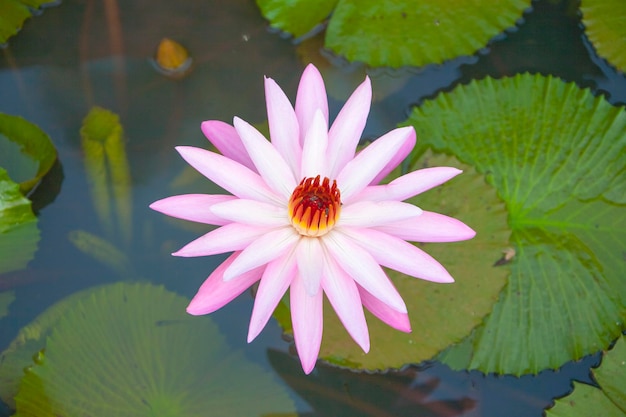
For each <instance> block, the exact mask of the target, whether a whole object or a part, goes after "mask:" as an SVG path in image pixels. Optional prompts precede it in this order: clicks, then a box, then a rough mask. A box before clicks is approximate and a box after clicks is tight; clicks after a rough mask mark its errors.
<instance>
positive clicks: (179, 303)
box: [15, 283, 293, 417]
mask: <svg viewBox="0 0 626 417" xmlns="http://www.w3.org/2000/svg"><path fill="white" fill-rule="evenodd" d="M188 301H189V300H187V299H186V298H184V297H181V296H179V295H176V294H174V293H172V292H169V291H167V290H165V289H164V288H163V287H156V286H153V285H150V284H127V283H117V284H113V285H107V286H103V287H98V288H95V289H89V290H86V291H84V292H83V293H82V294H81V296H72V297H71V301H70V302H69V303H68V302H66V301H61V303H63V304H67V306H66V307H64V311H63V312H62V314H61V315H59V316H57V317H58V318H57V320H56V321H55V323H54V324H53V329H52V331H51V332H49V333H48V332H46V333H48V334H49V335H48V336H47V338H46V346H45V352H43V351H42V352H39V353H38V354H37V355H36V357H35V364H34V365H32V366H31V367H29V368H28V369H27V370H26V373H25V376H24V378H23V379H22V381H21V383H20V387H19V393H18V394H17V396H16V397H15V403H16V406H17V412H16V414H15V415H16V416H33V417H35V416H37V417H47V416H49V417H54V416H60V415H62V416H68V417H73V416H85V415H89V416H110V415H115V416H120V417H124V416H164V417H167V416H171V417H175V416H205V415H207V414H212V415H232V416H250V415H260V414H263V413H269V412H292V411H293V405H292V403H291V400H290V399H289V397H288V395H287V393H286V392H285V391H284V390H283V389H282V388H281V387H280V386H279V385H278V384H277V383H276V381H275V380H274V379H273V377H272V376H271V375H270V374H269V373H267V372H265V371H263V370H262V369H261V368H260V367H259V366H257V365H255V364H253V363H250V362H248V361H247V360H246V359H245V358H244V356H243V355H242V354H241V353H240V352H232V351H231V350H230V349H229V348H228V346H227V345H226V344H225V342H224V339H223V337H222V336H221V335H220V333H219V331H218V329H217V326H216V325H215V324H214V323H213V322H212V321H211V319H210V318H208V317H193V316H189V315H187V314H186V313H185V307H186V305H187V304H188ZM52 311H53V314H57V312H58V309H54V307H53V310H52ZM44 314H45V313H44ZM242 398H245V401H242Z"/></svg>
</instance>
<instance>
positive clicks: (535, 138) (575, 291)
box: [408, 74, 626, 375]
mask: <svg viewBox="0 0 626 417" xmlns="http://www.w3.org/2000/svg"><path fill="white" fill-rule="evenodd" d="M408 122H409V123H410V124H411V125H413V126H414V127H415V130H416V132H417V135H418V137H419V138H420V143H419V144H418V146H422V149H423V148H424V147H427V146H432V147H433V148H434V149H435V150H437V151H441V152H446V153H451V154H454V155H456V156H457V157H458V158H459V159H461V160H463V161H464V162H466V163H469V164H472V165H473V166H474V167H476V169H477V170H478V171H480V172H484V173H487V174H488V177H487V178H488V180H489V183H490V184H493V186H494V187H495V188H496V189H497V191H498V194H499V196H500V197H501V198H502V200H504V202H505V203H506V206H507V209H508V214H509V220H508V222H509V225H510V226H511V229H512V230H513V232H512V235H511V246H513V247H515V251H516V253H515V260H514V261H513V262H511V263H510V264H509V265H510V271H511V275H510V277H509V282H508V285H507V286H506V287H505V288H504V291H503V292H502V294H501V296H500V299H499V301H498V303H497V304H496V305H495V306H494V309H493V311H492V312H491V314H490V315H489V316H488V317H487V318H486V320H485V322H484V324H482V325H481V326H480V327H479V328H478V329H476V331H475V334H474V339H473V341H472V342H471V346H472V350H471V352H470V353H469V354H467V353H463V354H458V355H456V354H455V355H451V357H455V358H457V359H458V358H459V357H465V358H467V359H468V361H467V362H466V363H465V364H463V365H461V368H462V369H465V368H468V367H469V368H472V369H479V370H481V371H483V372H485V373H489V372H496V373H510V374H515V375H521V374H527V373H538V372H540V371H542V370H544V369H547V368H552V369H556V368H558V367H560V366H561V365H563V364H564V363H565V362H567V361H570V360H576V359H579V358H581V357H583V356H585V355H587V354H590V353H593V352H596V351H598V350H600V349H603V348H606V347H607V346H608V345H609V344H610V343H611V341H612V340H613V339H615V338H616V337H618V336H619V335H620V334H621V332H622V330H623V328H624V327H623V323H624V320H626V307H625V306H626V280H624V268H625V265H626V264H625V260H624V253H626V192H624V190H626V112H625V111H624V108H623V107H614V106H612V105H611V104H609V103H608V102H607V101H606V100H605V99H604V98H603V97H594V96H593V95H592V94H591V93H590V91H589V90H582V89H580V88H579V87H578V86H576V84H574V83H565V82H563V81H561V80H559V79H556V78H553V77H543V76H540V75H530V74H520V75H517V76H515V77H511V78H503V79H500V80H494V79H491V78H485V79H482V80H480V81H473V82H471V83H470V84H468V85H463V86H459V87H457V88H456V89H454V90H452V91H451V92H447V93H443V94H440V95H439V96H438V97H436V98H435V99H433V100H429V101H425V102H424V103H423V104H421V105H420V107H418V108H416V109H415V110H414V112H413V114H412V115H411V117H410V119H409V121H408ZM414 157H417V156H414ZM472 225H473V224H472ZM479 235H480V233H479ZM492 259H493V258H492ZM492 269H501V267H500V268H492ZM455 285H456V284H455ZM460 346H461V347H463V348H466V347H467V345H466V344H461V345H460ZM452 349H454V348H452ZM441 359H442V360H443V361H444V362H446V363H448V362H447V359H446V358H445V357H443V358H441ZM457 359H454V362H455V365H456V366H455V367H456V368H457V369H458V365H459V363H458V361H457ZM451 366H452V364H451Z"/></svg>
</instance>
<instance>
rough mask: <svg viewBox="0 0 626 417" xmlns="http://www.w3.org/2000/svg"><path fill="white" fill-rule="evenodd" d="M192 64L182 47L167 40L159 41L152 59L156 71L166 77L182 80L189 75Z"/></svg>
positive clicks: (187, 53)
mask: <svg viewBox="0 0 626 417" xmlns="http://www.w3.org/2000/svg"><path fill="white" fill-rule="evenodd" d="M192 63H193V59H192V58H191V56H190V55H189V52H188V51H187V49H186V48H185V47H184V46H182V45H181V44H179V43H178V42H176V41H174V40H172V39H169V38H163V39H161V42H159V46H158V47H157V51H156V55H155V57H154V66H155V68H156V69H157V71H159V72H160V73H162V74H163V75H166V76H168V77H172V78H182V77H184V76H185V75H187V74H188V73H189V71H190V69H191V64H192Z"/></svg>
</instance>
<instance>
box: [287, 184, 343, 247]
mask: <svg viewBox="0 0 626 417" xmlns="http://www.w3.org/2000/svg"><path fill="white" fill-rule="evenodd" d="M340 197H341V196H340V193H339V189H338V188H337V181H336V180H333V183H332V185H331V184H330V179H328V178H326V177H324V180H323V181H322V183H321V184H320V176H319V175H318V176H317V177H315V178H304V179H303V180H302V181H300V184H298V186H297V187H296V189H295V190H293V193H292V194H291V198H290V199H289V217H291V224H293V227H295V228H296V230H297V231H298V233H300V234H301V235H304V236H311V237H318V236H323V235H325V234H326V233H328V232H329V231H330V230H331V229H332V228H333V226H334V225H335V223H336V222H337V219H338V218H339V212H340V211H341V198H340Z"/></svg>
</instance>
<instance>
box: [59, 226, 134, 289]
mask: <svg viewBox="0 0 626 417" xmlns="http://www.w3.org/2000/svg"><path fill="white" fill-rule="evenodd" d="M68 238H69V240H70V242H72V243H73V244H74V246H76V248H77V249H78V250H80V251H81V252H83V253H84V254H86V255H89V256H91V257H92V258H94V259H95V260H97V261H98V262H100V263H101V264H103V265H105V266H107V267H109V268H111V269H112V270H113V271H115V272H117V273H118V275H119V276H120V277H123V278H127V277H130V276H131V273H132V265H131V262H130V259H128V256H127V255H126V254H125V253H124V252H122V251H121V250H119V249H118V248H116V247H115V246H114V245H113V244H112V243H111V242H109V241H107V240H106V239H103V238H101V237H99V236H96V235H94V234H92V233H89V232H87V231H85V230H72V231H71V232H69V234H68Z"/></svg>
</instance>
